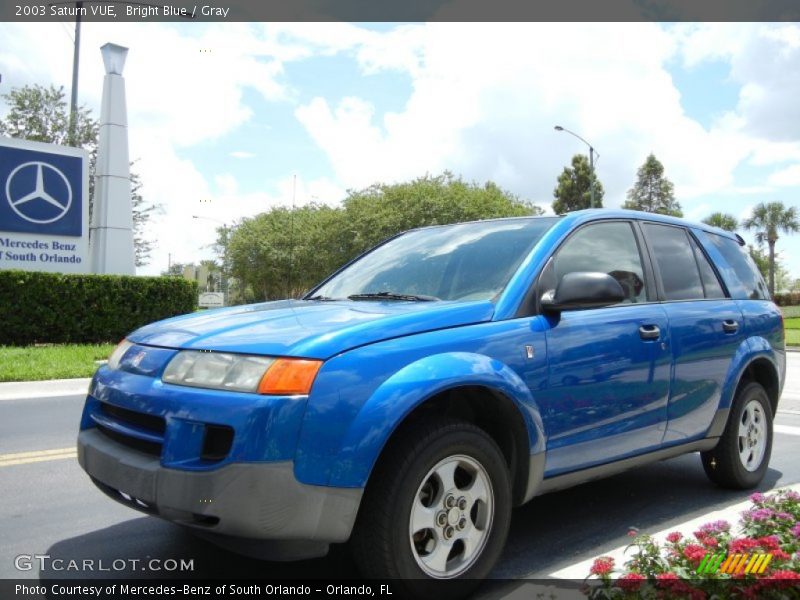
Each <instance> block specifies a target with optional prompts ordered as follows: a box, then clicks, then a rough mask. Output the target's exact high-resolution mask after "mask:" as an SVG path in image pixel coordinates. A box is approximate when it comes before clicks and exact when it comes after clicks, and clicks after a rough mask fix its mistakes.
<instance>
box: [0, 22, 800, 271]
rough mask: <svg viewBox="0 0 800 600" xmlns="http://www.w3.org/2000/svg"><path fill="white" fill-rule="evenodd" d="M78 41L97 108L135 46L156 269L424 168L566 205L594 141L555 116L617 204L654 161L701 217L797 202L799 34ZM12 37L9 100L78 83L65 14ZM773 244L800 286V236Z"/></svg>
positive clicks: (150, 28) (2, 36)
mask: <svg viewBox="0 0 800 600" xmlns="http://www.w3.org/2000/svg"><path fill="white" fill-rule="evenodd" d="M82 39H83V44H82V54H81V71H80V73H81V81H80V98H81V101H82V102H83V103H85V104H87V105H89V106H90V107H92V108H94V109H95V110H98V109H99V103H100V92H101V90H102V63H101V60H100V56H99V52H98V48H99V46H100V45H102V44H103V43H105V42H107V41H112V42H115V43H118V44H121V45H124V46H127V47H129V48H130V53H129V57H128V63H127V65H126V68H125V73H124V74H125V77H126V84H127V90H128V107H129V124H130V145H131V156H132V157H134V158H138V159H139V161H138V163H137V170H138V171H139V172H140V174H141V177H142V181H143V183H144V188H143V191H144V194H145V196H146V198H147V199H148V200H151V201H154V202H157V203H159V204H160V205H161V206H162V209H163V210H162V212H161V213H160V214H159V215H157V216H155V217H154V220H153V223H152V235H153V238H154V239H156V241H157V247H156V249H155V251H154V253H153V260H152V262H151V264H150V265H149V266H148V267H145V268H143V269H140V272H141V273H145V274H153V273H159V272H160V271H162V270H164V269H165V268H166V266H167V262H168V260H170V259H171V260H173V261H178V262H190V261H196V260H199V259H201V258H206V257H209V255H210V250H209V249H208V245H209V244H210V243H211V242H212V241H213V239H214V227H216V225H217V224H218V223H217V222H224V223H233V222H235V221H236V220H238V219H241V218H243V217H246V216H249V215H253V214H256V213H257V212H259V211H263V210H265V209H268V208H269V207H271V206H276V205H281V204H284V205H288V204H289V203H291V201H292V197H293V196H294V198H295V200H296V202H297V204H303V203H306V202H310V201H317V202H325V203H329V204H336V203H338V202H340V201H341V199H342V198H343V197H344V196H345V193H346V190H347V189H351V188H361V187H365V186H367V185H369V184H371V183H373V182H376V181H385V182H390V181H403V180H408V179H411V178H414V177H418V176H421V175H424V174H425V173H426V172H428V173H439V172H441V171H443V170H445V169H449V170H451V171H453V172H454V173H456V174H459V175H462V176H463V177H464V178H465V179H468V180H475V181H478V182H483V181H486V180H488V179H491V180H494V181H495V182H497V183H498V184H500V185H501V186H502V187H504V188H505V189H508V190H509V191H511V192H513V193H515V194H517V195H519V196H521V197H524V198H527V199H530V200H533V201H535V202H537V203H539V204H540V205H541V206H542V207H544V208H549V205H550V203H551V202H552V190H553V187H554V186H555V181H556V177H557V176H558V173H559V172H560V170H561V169H562V168H563V166H564V165H565V164H567V163H568V162H569V160H570V158H571V156H572V155H573V154H574V153H577V152H583V151H585V148H584V147H582V146H581V144H580V142H578V141H577V140H575V139H574V138H571V137H570V136H568V135H566V134H563V133H557V132H555V131H554V130H553V125H555V124H560V125H563V126H564V127H567V128H569V129H571V130H573V131H576V132H578V133H580V134H581V135H582V136H583V137H585V138H586V139H588V140H590V141H591V142H592V143H593V145H594V146H595V148H596V149H597V150H598V152H599V153H600V161H599V163H598V175H599V177H600V179H601V180H602V182H603V185H604V188H605V190H606V198H605V204H606V206H619V205H620V204H621V203H622V202H623V201H624V199H625V193H626V191H627V190H628V189H629V188H630V187H631V185H632V184H633V182H634V179H635V175H636V169H637V168H638V167H639V166H640V165H641V164H642V162H643V161H644V160H645V158H646V156H647V154H649V153H650V152H653V153H654V154H655V155H656V156H657V157H658V158H659V159H660V160H661V161H662V163H663V164H664V167H665V174H666V176H667V177H669V178H670V179H671V180H672V181H673V183H674V184H675V189H676V195H677V197H678V200H679V201H680V202H681V204H682V206H683V209H684V213H685V215H686V216H687V218H690V219H695V220H699V219H702V218H704V217H705V216H707V215H708V214H710V213H712V212H714V211H724V212H729V213H731V214H733V215H734V216H736V217H738V218H742V217H744V216H746V215H747V214H748V213H749V212H750V210H752V207H753V206H754V205H755V204H757V203H758V202H762V201H773V200H780V201H783V202H784V203H786V204H787V205H794V206H798V205H800V103H797V101H796V98H797V97H798V95H800V26H798V25H796V24H776V25H769V24H680V25H664V24H653V23H638V24H635V23H629V24H547V23H544V24H535V23H534V24H524V23H521V24H485V23H484V24H481V23H473V24H446V23H434V24H368V25H365V24H357V25H353V24H346V23H329V24H301V23H293V24H206V25H194V24H160V23H159V24H157V23H124V24H100V23H86V24H85V25H84V29H83V35H82ZM0 40H2V42H0V72H2V74H3V79H2V84H0V92H4V91H7V90H8V89H9V88H10V87H13V86H18V85H24V84H28V83H43V84H47V83H50V82H52V83H55V84H57V85H64V86H65V88H66V89H67V91H68V90H69V75H70V58H71V39H70V32H69V28H68V27H67V26H66V25H64V24H57V23H54V24H45V23H41V24H0ZM3 111H5V107H3V106H0V113H2V112H3ZM193 214H199V215H200V216H203V217H207V220H205V221H202V220H200V221H198V220H193V219H192V218H191V216H192V215H193ZM215 221H216V222H215ZM746 237H747V236H746ZM778 250H779V251H780V253H781V258H782V260H783V262H784V263H785V264H786V265H787V266H788V267H789V269H790V271H791V272H792V274H793V276H794V277H800V234H798V235H794V236H791V237H784V238H782V239H781V240H780V241H779V243H778Z"/></svg>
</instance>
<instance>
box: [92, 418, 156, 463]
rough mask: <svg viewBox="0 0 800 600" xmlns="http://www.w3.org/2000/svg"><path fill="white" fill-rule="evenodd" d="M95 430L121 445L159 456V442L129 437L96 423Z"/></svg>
mask: <svg viewBox="0 0 800 600" xmlns="http://www.w3.org/2000/svg"><path fill="white" fill-rule="evenodd" d="M97 430H98V431H99V432H100V433H102V434H103V435H105V436H106V437H107V438H109V439H111V440H114V441H115V442H117V443H119V444H122V445H123V446H127V447H128V448H132V449H133V450H138V451H139V452H144V453H145V454H151V455H153V456H161V444H157V443H156V442H149V441H147V440H142V439H139V438H136V437H131V436H129V435H123V434H121V433H118V432H116V431H113V430H111V429H109V428H108V427H103V426H102V425H97Z"/></svg>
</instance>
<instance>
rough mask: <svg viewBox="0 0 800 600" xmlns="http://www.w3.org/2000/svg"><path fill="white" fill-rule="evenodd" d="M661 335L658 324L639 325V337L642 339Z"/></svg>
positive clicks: (656, 337)
mask: <svg viewBox="0 0 800 600" xmlns="http://www.w3.org/2000/svg"><path fill="white" fill-rule="evenodd" d="M660 335H661V330H660V329H659V328H658V325H642V326H641V327H639V337H640V338H642V339H643V340H657V339H658V337H659V336H660Z"/></svg>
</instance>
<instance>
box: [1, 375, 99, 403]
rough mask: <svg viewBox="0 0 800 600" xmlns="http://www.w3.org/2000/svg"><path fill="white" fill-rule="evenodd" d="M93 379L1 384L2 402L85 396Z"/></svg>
mask: <svg viewBox="0 0 800 600" xmlns="http://www.w3.org/2000/svg"><path fill="white" fill-rule="evenodd" d="M90 381H91V378H89V377H86V378H83V379H51V380H49V381H19V382H17V381H14V382H10V383H0V401H3V400H24V399H27V398H54V397H57V396H83V395H86V392H87V390H88V389H89V382H90Z"/></svg>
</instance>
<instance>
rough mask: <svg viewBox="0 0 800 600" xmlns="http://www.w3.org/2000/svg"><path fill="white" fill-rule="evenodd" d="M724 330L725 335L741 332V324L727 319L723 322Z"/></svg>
mask: <svg viewBox="0 0 800 600" xmlns="http://www.w3.org/2000/svg"><path fill="white" fill-rule="evenodd" d="M722 330H723V331H724V332H725V333H736V332H737V331H739V323H737V322H736V321H734V320H733V319H725V320H724V321H723V322H722Z"/></svg>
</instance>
